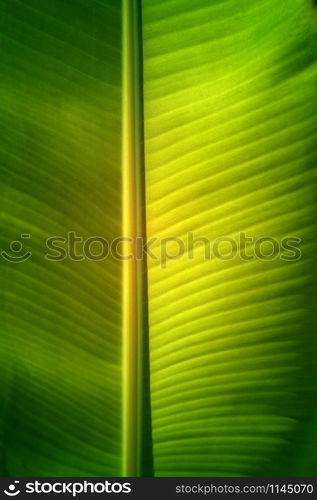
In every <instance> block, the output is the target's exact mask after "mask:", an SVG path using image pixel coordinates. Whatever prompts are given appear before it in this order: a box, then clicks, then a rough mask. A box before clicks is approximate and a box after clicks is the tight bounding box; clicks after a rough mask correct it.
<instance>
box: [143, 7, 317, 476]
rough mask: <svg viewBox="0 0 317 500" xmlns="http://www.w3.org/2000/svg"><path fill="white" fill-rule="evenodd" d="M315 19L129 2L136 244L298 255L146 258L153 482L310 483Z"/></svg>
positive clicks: (298, 12)
mask: <svg viewBox="0 0 317 500" xmlns="http://www.w3.org/2000/svg"><path fill="white" fill-rule="evenodd" d="M314 15H315V13H314V11H313V10H312V6H311V4H310V3H309V2H307V1H306V0H295V1H293V2H276V1H275V0H261V1H258V2H249V1H241V0H239V1H238V0H232V1H226V0H214V1H212V2H205V1H200V0H198V1H196V2H190V1H186V0H173V1H171V2H169V3H168V4H167V3H166V2H163V1H155V2H153V1H150V0H143V23H144V24H143V38H144V40H143V45H144V98H145V157H146V190H147V191H146V194H147V232H148V237H149V238H152V237H156V238H169V237H171V236H174V237H178V238H180V239H181V240H182V241H186V238H187V236H186V235H187V234H188V232H193V233H194V235H195V236H196V237H207V238H209V239H210V241H212V242H213V241H215V240H216V239H217V238H219V237H221V236H226V237H233V238H234V239H235V240H236V241H238V235H239V233H241V232H245V233H246V234H248V235H249V236H252V237H253V238H259V237H263V236H270V237H274V238H276V239H277V240H279V241H281V240H282V239H283V238H284V237H286V236H289V235H295V236H297V237H299V238H301V239H302V247H301V249H302V251H303V258H302V259H301V260H299V261H298V262H291V263H290V262H286V261H283V260H281V259H280V258H279V257H278V255H275V256H273V258H272V259H265V260H264V261H263V260H259V259H255V260H254V261H249V262H246V261H245V260H242V259H240V258H239V256H237V257H236V258H232V259H230V248H231V247H229V249H228V252H229V253H228V252H227V253H226V252H224V250H223V254H224V255H225V258H224V259H219V258H218V259H217V258H211V259H207V260H206V259H205V258H204V248H203V247H202V245H200V248H199V245H196V247H197V248H195V256H194V258H190V255H188V253H186V251H185V254H184V255H183V256H182V258H179V259H174V260H173V259H170V260H169V261H166V262H164V260H163V266H162V255H161V260H157V261H156V260H154V259H149V264H148V265H149V325H150V375H151V401H152V426H153V454H154V467H155V473H156V475H158V476H201V475H202V476H240V475H242V476H244V475H246V476H261V475H264V476H265V475H266V476H270V475H271V476H272V475H273V476H274V475H276V476H278V475H280V476H282V475H283V474H285V475H291V474H294V475H298V474H299V475H300V474H301V473H303V470H305V473H306V474H309V473H316V456H315V454H314V452H313V448H314V447H315V445H316V427H314V426H313V421H314V418H315V415H316V413H315V412H316V392H315V390H314V385H315V381H316V370H315V369H314V367H313V359H314V358H313V356H315V354H312V353H316V338H315V333H316V328H315V325H314V323H313V320H314V304H315V287H314V282H315V279H314V274H313V273H312V269H314V267H315V264H314V262H315V251H316V246H315V243H314V234H315V231H316V220H315V214H316V168H315V165H316V147H315V146H316V134H317V127H316V107H317V87H316V77H317V62H316V54H317V52H316V20H315V18H314ZM153 248H154V247H153ZM155 250H156V256H157V255H159V248H158V245H156V247H155ZM176 250H177V248H176V249H175V248H174V249H173V248H172V247H170V249H169V250H168V251H169V253H170V254H171V255H173V253H175V251H176ZM252 250H254V248H253V246H252V244H250V247H249V249H248V252H247V253H248V254H249V255H250V254H252ZM268 253H269V252H268ZM228 256H229V258H228ZM163 258H164V256H163ZM299 443H301V444H299Z"/></svg>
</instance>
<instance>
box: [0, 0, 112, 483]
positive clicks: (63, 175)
mask: <svg viewBox="0 0 317 500" xmlns="http://www.w3.org/2000/svg"><path fill="white" fill-rule="evenodd" d="M2 9H3V10H2V18H1V32H2V42H1V104H0V106H1V125H2V127H3V129H2V132H1V139H0V142H1V146H0V150H1V232H0V234H1V249H2V250H5V251H7V252H8V253H9V254H10V249H9V248H8V245H9V242H10V241H14V240H20V235H21V233H30V234H31V238H30V239H29V240H21V241H22V242H23V244H24V246H25V248H26V249H27V250H29V251H31V252H32V253H33V256H32V258H31V259H29V260H28V261H27V262H24V263H20V264H16V263H8V262H7V261H6V260H4V259H1V282H2V285H1V299H2V300H1V302H2V313H1V341H0V342H1V343H0V358H1V380H2V383H1V401H2V412H1V448H2V453H1V456H2V460H1V475H4V476H94V475H99V476H103V475H108V476H118V475H120V474H121V435H122V430H121V428H122V422H121V392H122V387H121V371H122V368H121V265H120V263H119V262H116V261H115V260H111V259H107V260H106V261H103V262H96V261H93V260H92V261H91V260H90V261H89V260H84V261H83V260H73V261H71V260H70V259H65V260H62V261H59V262H52V261H47V260H46V259H45V257H44V256H45V254H46V253H47V249H46V248H45V240H46V238H48V237H51V236H54V235H57V236H61V237H67V233H68V232H69V231H73V232H76V234H77V235H79V236H81V237H83V238H87V237H91V236H95V235H98V236H103V237H106V238H108V239H109V240H111V239H113V238H115V237H116V236H119V235H121V233H122V230H121V9H120V3H119V2H117V1H115V0H104V1H103V0H102V1H97V0H92V1H90V2H86V1H84V0H75V1H74V0H71V1H68V2H63V1H62V0H50V1H48V2H42V1H40V0H28V1H24V0H10V1H9V2H4V5H3V7H2ZM98 251H99V249H98V248H95V249H92V252H95V253H98ZM76 252H77V253H78V254H81V245H80V244H78V246H77V250H76ZM21 253H23V252H20V254H21ZM50 253H51V254H53V255H56V252H50ZM11 255H13V256H16V255H19V253H18V254H16V255H15V254H14V252H11Z"/></svg>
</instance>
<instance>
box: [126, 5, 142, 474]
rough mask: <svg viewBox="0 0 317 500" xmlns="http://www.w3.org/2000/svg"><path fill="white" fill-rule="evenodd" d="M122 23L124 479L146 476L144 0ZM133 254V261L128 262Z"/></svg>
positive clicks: (131, 8)
mask: <svg viewBox="0 0 317 500" xmlns="http://www.w3.org/2000/svg"><path fill="white" fill-rule="evenodd" d="M122 11H123V20H122V22H123V24H122V31H123V37H122V54H123V66H122V79H123V83H122V95H123V100H122V119H123V130H122V175H123V178H122V203H123V204H122V217H123V235H124V237H125V238H129V239H131V240H133V242H134V243H131V241H127V240H126V241H124V243H123V255H124V256H125V257H126V260H124V262H123V304H122V311H123V370H122V371H123V406H122V412H123V413H122V418H123V447H122V448H123V449H122V453H123V457H122V458H123V459H122V463H123V470H122V475H123V476H138V475H140V450H139V448H140V437H139V436H140V432H139V431H140V398H141V397H142V395H141V392H142V390H141V387H140V383H139V381H140V362H141V361H140V346H141V345H142V339H141V337H142V327H143V325H142V321H143V320H142V316H143V312H142V310H140V304H143V290H142V266H143V265H144V263H142V262H140V261H137V260H136V258H135V241H136V238H137V237H143V236H144V235H143V227H144V221H143V220H142V207H143V200H142V197H143V193H142V176H143V154H142V144H143V137H142V125H141V123H142V113H141V109H142V104H141V99H142V95H141V94H142V92H141V86H142V82H141V76H140V61H139V59H140V57H139V47H140V43H139V42H140V40H139V36H140V26H139V25H138V24H139V22H140V21H139V0H123V4H122ZM129 255H130V256H131V255H133V256H134V257H133V258H127V257H128V256H129Z"/></svg>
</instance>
